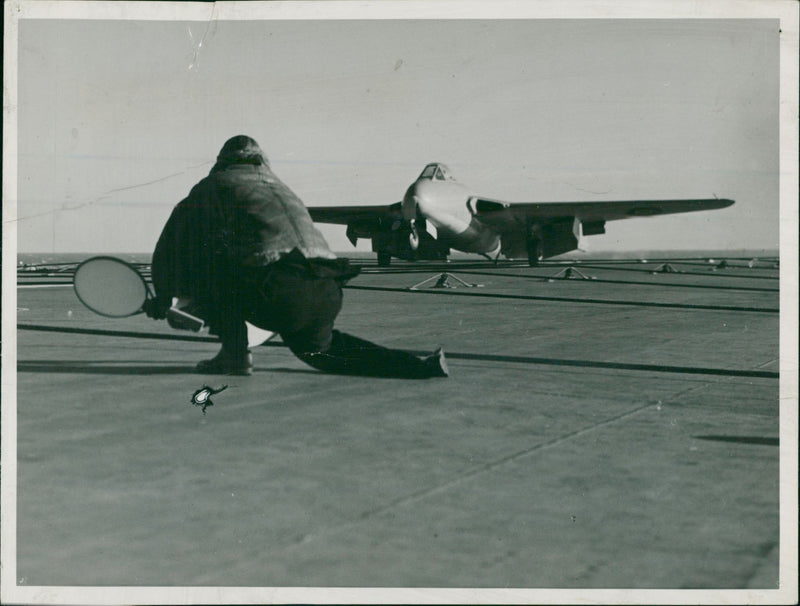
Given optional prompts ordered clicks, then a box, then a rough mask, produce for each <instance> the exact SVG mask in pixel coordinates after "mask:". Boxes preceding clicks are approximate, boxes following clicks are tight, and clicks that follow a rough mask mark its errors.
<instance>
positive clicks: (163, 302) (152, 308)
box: [142, 297, 172, 320]
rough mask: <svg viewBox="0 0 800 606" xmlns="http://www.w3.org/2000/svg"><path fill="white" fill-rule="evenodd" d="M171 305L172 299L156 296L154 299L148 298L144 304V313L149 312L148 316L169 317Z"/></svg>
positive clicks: (160, 318)
mask: <svg viewBox="0 0 800 606" xmlns="http://www.w3.org/2000/svg"><path fill="white" fill-rule="evenodd" d="M170 305H172V300H171V299H160V298H158V297H156V298H154V299H146V300H145V302H144V304H143V305H142V309H143V310H144V313H145V314H147V317H148V318H153V320H163V319H164V318H166V317H167V310H168V309H169V308H170Z"/></svg>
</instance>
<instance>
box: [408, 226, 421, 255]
mask: <svg viewBox="0 0 800 606" xmlns="http://www.w3.org/2000/svg"><path fill="white" fill-rule="evenodd" d="M408 245H409V246H410V247H411V250H417V249H418V248H419V234H417V230H416V229H414V228H413V227H412V228H411V232H409V234H408Z"/></svg>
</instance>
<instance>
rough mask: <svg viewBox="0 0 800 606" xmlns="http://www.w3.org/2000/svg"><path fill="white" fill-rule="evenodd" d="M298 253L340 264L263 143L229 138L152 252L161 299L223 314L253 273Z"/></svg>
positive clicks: (168, 224)
mask: <svg viewBox="0 0 800 606" xmlns="http://www.w3.org/2000/svg"><path fill="white" fill-rule="evenodd" d="M293 250H297V251H299V252H300V253H301V254H302V255H303V256H304V257H305V258H306V259H335V258H336V255H334V254H333V253H332V252H331V250H330V248H329V247H328V244H327V242H326V241H325V238H324V237H323V236H322V234H321V233H320V232H319V230H318V229H317V228H316V227H315V226H314V224H313V222H312V220H311V217H310V216H309V214H308V211H307V210H306V208H305V206H304V205H303V202H302V201H301V200H300V199H299V198H298V197H297V196H296V195H295V194H294V193H293V192H292V191H291V190H290V189H289V188H288V187H287V186H286V185H285V184H284V183H283V182H281V181H280V179H278V178H277V177H276V176H275V174H274V173H273V172H272V170H271V169H270V167H269V163H268V162H267V159H266V157H265V156H264V154H263V152H262V151H261V149H260V148H259V146H258V144H257V143H256V142H255V141H253V140H252V139H250V138H249V137H245V136H241V135H240V136H238V137H234V138H232V139H230V140H229V141H228V142H227V143H225V146H223V148H222V150H221V151H220V155H219V156H218V157H217V163H216V164H215V165H214V168H212V169H211V172H210V173H209V175H208V176H207V177H205V178H204V179H203V180H201V181H200V182H199V183H198V184H197V185H195V186H194V187H193V188H192V190H191V192H190V193H189V195H188V196H187V197H186V198H185V199H184V200H182V201H181V202H180V203H178V205H177V206H176V207H175V209H174V210H173V212H172V215H171V216H170V218H169V220H168V221H167V224H166V225H165V226H164V230H163V231H162V233H161V236H160V238H159V240H158V243H157V244H156V248H155V252H154V253H153V263H152V275H153V284H154V286H155V289H156V295H157V297H158V299H159V300H161V301H162V303H163V302H165V301H166V300H168V299H171V298H172V297H173V296H182V297H190V298H193V299H195V300H196V301H197V302H198V303H200V304H201V305H204V306H210V307H212V308H217V309H219V307H220V305H221V302H223V301H224V300H225V298H226V297H230V296H231V295H233V293H234V291H235V290H236V289H237V288H239V286H240V284H241V274H243V273H244V272H247V268H254V267H261V266H265V265H269V264H270V263H273V262H275V261H277V260H279V259H280V258H282V257H283V256H285V255H287V254H288V253H290V252H291V251H293Z"/></svg>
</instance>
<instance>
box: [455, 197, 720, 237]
mask: <svg viewBox="0 0 800 606" xmlns="http://www.w3.org/2000/svg"><path fill="white" fill-rule="evenodd" d="M470 202H471V209H472V211H473V213H474V215H475V217H476V218H477V219H478V220H479V221H481V222H482V223H485V224H487V225H490V226H492V227H494V228H495V229H497V230H498V231H500V232H503V231H506V230H508V229H513V228H514V227H516V226H517V225H519V222H520V220H526V221H533V222H543V223H548V222H551V221H557V220H560V219H568V218H569V219H575V218H577V219H579V220H580V221H581V222H582V223H584V224H585V223H600V222H605V221H615V220H618V219H631V218H635V217H652V216H657V215H669V214H674V213H685V212H694V211H699V210H713V209H716V208H725V207H726V206H730V205H731V204H733V200H728V199H724V198H710V199H698V200H625V201H603V202H501V201H498V200H490V199H487V198H473V199H472V200H471V201H470Z"/></svg>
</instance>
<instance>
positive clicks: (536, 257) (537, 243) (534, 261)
mask: <svg viewBox="0 0 800 606" xmlns="http://www.w3.org/2000/svg"><path fill="white" fill-rule="evenodd" d="M527 248H528V265H529V266H531V267H536V266H537V265H539V261H541V260H542V259H543V258H544V248H543V246H542V240H541V238H529V239H528V242H527Z"/></svg>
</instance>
